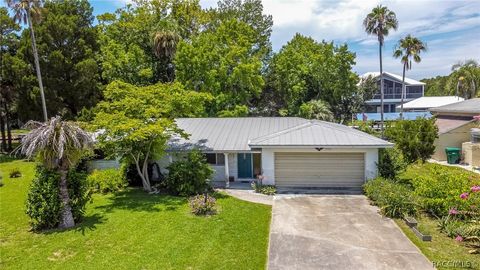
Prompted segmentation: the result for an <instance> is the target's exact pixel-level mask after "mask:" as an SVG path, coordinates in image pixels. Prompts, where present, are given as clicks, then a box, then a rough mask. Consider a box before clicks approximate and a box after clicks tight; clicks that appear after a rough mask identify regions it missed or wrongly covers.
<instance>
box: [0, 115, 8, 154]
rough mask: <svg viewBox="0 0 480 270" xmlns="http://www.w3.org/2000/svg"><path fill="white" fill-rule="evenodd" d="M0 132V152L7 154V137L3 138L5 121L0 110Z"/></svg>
mask: <svg viewBox="0 0 480 270" xmlns="http://www.w3.org/2000/svg"><path fill="white" fill-rule="evenodd" d="M0 131H1V133H2V147H1V150H2V151H4V152H7V137H6V136H5V119H4V118H3V113H2V110H0Z"/></svg>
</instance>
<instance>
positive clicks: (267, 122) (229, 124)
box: [169, 117, 390, 151]
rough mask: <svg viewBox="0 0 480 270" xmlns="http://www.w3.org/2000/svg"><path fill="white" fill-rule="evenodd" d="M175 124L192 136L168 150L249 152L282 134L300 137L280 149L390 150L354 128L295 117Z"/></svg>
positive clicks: (194, 120)
mask: <svg viewBox="0 0 480 270" xmlns="http://www.w3.org/2000/svg"><path fill="white" fill-rule="evenodd" d="M176 122H177V125H178V127H179V128H181V129H182V130H184V131H185V132H186V133H188V134H191V135H190V137H189V139H188V140H185V139H182V138H179V137H176V138H174V139H172V140H171V141H170V142H169V148H170V149H171V150H188V149H191V148H193V147H197V148H200V149H202V150H205V151H250V150H251V147H254V145H253V142H256V139H257V138H266V137H267V136H277V135H280V134H283V133H282V132H285V133H289V134H291V135H286V136H292V135H293V134H295V136H297V135H298V136H299V137H298V138H295V140H293V139H292V141H290V142H288V141H285V142H284V144H282V146H292V145H300V144H298V143H301V142H302V141H303V144H302V145H312V146H327V145H324V144H325V143H331V144H329V145H328V146H340V145H343V146H350V147H353V146H368V145H370V146H379V147H388V146H390V143H389V142H386V141H383V140H380V139H378V138H376V137H374V136H371V135H369V134H366V133H363V132H361V131H358V130H355V129H353V128H349V127H346V126H343V125H340V124H334V123H329V122H323V121H311V120H307V119H303V118H298V117H241V118H179V119H176ZM309 125H313V126H312V128H311V129H310V128H306V127H307V126H309ZM297 129H299V130H303V132H307V133H308V134H310V135H309V136H314V137H318V138H326V139H325V140H323V139H322V141H320V140H316V141H312V140H311V139H310V138H308V139H307V138H306V137H301V136H305V135H306V133H305V134H303V132H301V134H300V133H299V134H297V133H296V132H293V131H294V130H297ZM337 137H338V138H337ZM282 140H283V139H282ZM299 140H300V141H299ZM249 143H250V145H249ZM312 143H314V144H312Z"/></svg>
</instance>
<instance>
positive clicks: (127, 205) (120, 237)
mask: <svg viewBox="0 0 480 270" xmlns="http://www.w3.org/2000/svg"><path fill="white" fill-rule="evenodd" d="M12 168H19V169H20V170H21V172H22V173H23V176H22V177H21V178H16V179H9V178H8V172H9V171H10V170H11V169H12ZM0 172H1V173H2V175H3V177H4V178H3V182H4V186H3V187H0V217H1V218H0V259H1V261H0V269H102V268H103V269H106V268H108V269H231V268H235V269H264V268H265V265H266V259H267V245H268V233H269V224H270V217H271V207H270V206H266V205H260V204H253V203H249V202H244V201H240V200H237V199H235V198H232V197H228V196H225V195H219V198H218V205H219V207H220V212H219V214H218V215H215V216H211V217H196V216H193V215H192V214H190V212H189V207H188V205H187V204H186V200H185V199H184V198H179V197H171V196H160V195H147V194H145V193H144V192H142V191H141V190H136V189H129V190H126V191H124V192H121V193H119V194H116V195H95V196H94V197H93V203H92V204H89V205H88V207H87V214H86V218H85V220H84V222H82V223H81V224H79V225H77V227H76V228H75V229H72V230H68V231H57V230H54V231H49V232H43V233H34V232H30V231H29V229H30V227H29V224H28V218H27V216H26V215H25V214H24V202H25V198H26V193H27V190H28V185H29V183H30V181H31V179H32V178H33V174H34V164H33V163H29V162H24V161H12V162H8V163H0Z"/></svg>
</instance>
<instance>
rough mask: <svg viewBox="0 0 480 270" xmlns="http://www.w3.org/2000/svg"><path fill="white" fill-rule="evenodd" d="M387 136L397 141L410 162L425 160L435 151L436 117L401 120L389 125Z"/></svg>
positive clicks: (397, 144) (436, 135)
mask: <svg viewBox="0 0 480 270" xmlns="http://www.w3.org/2000/svg"><path fill="white" fill-rule="evenodd" d="M385 136H386V137H387V138H388V139H390V140H393V141H394V142H395V144H396V146H397V147H398V148H399V149H400V150H401V151H402V153H403V156H404V158H405V161H407V162H408V163H413V162H415V161H417V160H421V161H422V162H425V161H426V160H427V159H429V158H430V156H431V155H432V154H433V153H434V152H435V145H434V142H435V139H436V138H438V128H437V126H436V125H435V118H430V119H425V118H418V119H417V120H400V121H397V122H395V123H393V124H390V125H389V126H388V127H387V129H386V130H385Z"/></svg>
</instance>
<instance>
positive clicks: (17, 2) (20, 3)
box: [5, 0, 48, 122]
mask: <svg viewBox="0 0 480 270" xmlns="http://www.w3.org/2000/svg"><path fill="white" fill-rule="evenodd" d="M5 1H6V3H7V5H8V6H9V7H10V8H11V9H13V11H14V13H15V14H14V20H15V21H16V22H20V23H23V24H28V28H29V29H30V37H31V39H32V50H33V57H34V60H35V69H36V71H37V79H38V87H39V88H40V97H41V99H42V110H43V118H44V121H45V122H47V120H48V116H47V105H46V103H45V93H44V92H43V82H42V74H41V72H40V63H39V60H38V51H37V42H36V40H35V32H34V30H33V24H32V16H34V17H35V18H39V17H40V12H41V9H42V4H43V0H5Z"/></svg>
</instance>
